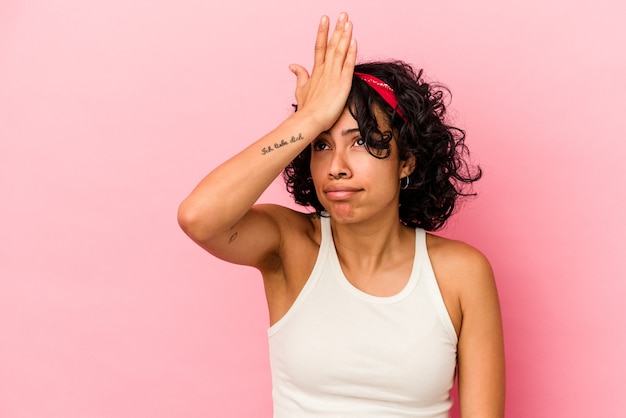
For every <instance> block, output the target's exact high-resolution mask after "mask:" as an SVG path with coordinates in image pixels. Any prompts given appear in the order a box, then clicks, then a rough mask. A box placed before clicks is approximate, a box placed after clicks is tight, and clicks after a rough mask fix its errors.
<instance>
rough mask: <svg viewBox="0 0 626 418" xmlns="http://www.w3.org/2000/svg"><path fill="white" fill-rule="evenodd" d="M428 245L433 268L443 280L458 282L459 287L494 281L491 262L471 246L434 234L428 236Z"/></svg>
mask: <svg viewBox="0 0 626 418" xmlns="http://www.w3.org/2000/svg"><path fill="white" fill-rule="evenodd" d="M427 245H428V254H429V256H430V259H431V262H432V264H433V268H434V269H435V270H436V272H437V271H438V272H439V273H440V274H441V276H442V278H445V279H446V280H450V281H454V282H458V283H456V285H458V286H463V285H472V286H474V285H479V284H480V283H481V282H490V281H492V280H493V272H492V269H491V264H490V263H489V260H487V257H485V255H484V254H483V253H482V252H480V251H479V250H477V249H476V248H474V247H472V246H471V245H469V244H466V243H464V242H462V241H457V240H452V239H449V238H444V237H441V236H438V235H433V234H428V236H427ZM438 278H439V277H438Z"/></svg>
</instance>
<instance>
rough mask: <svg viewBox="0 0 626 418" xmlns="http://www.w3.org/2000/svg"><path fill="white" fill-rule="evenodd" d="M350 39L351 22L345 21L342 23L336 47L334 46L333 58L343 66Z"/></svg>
mask: <svg viewBox="0 0 626 418" xmlns="http://www.w3.org/2000/svg"><path fill="white" fill-rule="evenodd" d="M351 41H352V22H350V21H347V22H345V23H344V27H343V33H342V34H341V37H340V38H339V41H338V42H337V47H336V48H335V52H334V55H335V58H336V59H337V60H338V62H339V63H340V64H341V65H342V66H343V65H344V64H345V59H346V56H347V54H348V50H349V48H350V43H351Z"/></svg>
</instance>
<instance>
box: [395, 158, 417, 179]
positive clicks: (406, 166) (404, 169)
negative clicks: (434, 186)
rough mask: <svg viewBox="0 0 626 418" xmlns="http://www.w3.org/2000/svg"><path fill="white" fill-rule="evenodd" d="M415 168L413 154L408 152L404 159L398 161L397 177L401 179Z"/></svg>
mask: <svg viewBox="0 0 626 418" xmlns="http://www.w3.org/2000/svg"><path fill="white" fill-rule="evenodd" d="M413 170H415V155H413V154H410V155H409V157H408V158H407V159H406V160H402V161H400V173H399V178H401V179H403V178H405V177H406V176H408V175H409V174H411V173H412V172H413Z"/></svg>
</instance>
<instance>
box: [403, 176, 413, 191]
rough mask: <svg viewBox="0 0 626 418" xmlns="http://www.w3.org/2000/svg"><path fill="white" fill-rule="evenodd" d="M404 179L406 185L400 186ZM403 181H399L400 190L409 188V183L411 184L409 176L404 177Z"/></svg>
mask: <svg viewBox="0 0 626 418" xmlns="http://www.w3.org/2000/svg"><path fill="white" fill-rule="evenodd" d="M404 179H406V184H402V180H404ZM404 179H400V188H401V189H402V190H406V189H408V188H409V183H410V182H411V180H410V179H409V176H406V177H405V178H404Z"/></svg>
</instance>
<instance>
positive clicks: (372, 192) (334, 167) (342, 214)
mask: <svg viewBox="0 0 626 418" xmlns="http://www.w3.org/2000/svg"><path fill="white" fill-rule="evenodd" d="M377 119H378V120H379V121H382V120H383V118H382V117H378V118H377ZM379 128H380V130H381V131H382V132H384V131H386V130H388V129H389V127H388V126H386V125H383V124H381V126H379ZM391 144H392V149H391V155H390V156H389V157H388V158H385V159H378V158H375V157H374V156H372V155H371V154H370V153H369V152H368V151H367V149H366V147H365V139H364V138H362V137H361V134H360V132H359V127H358V124H357V121H356V120H355V119H354V117H353V116H352V115H351V114H350V112H349V110H348V109H347V108H346V109H344V111H343V113H342V114H341V116H340V117H339V119H338V120H337V122H336V123H335V124H334V125H333V126H332V127H331V128H330V130H328V131H326V132H323V133H322V134H321V135H320V136H319V137H318V138H317V139H316V140H315V141H313V143H312V144H311V175H312V177H313V183H314V185H315V191H316V193H317V197H318V199H319V201H320V202H321V203H322V205H323V206H324V208H325V209H326V211H327V212H328V213H329V214H330V216H331V218H333V220H335V221H336V222H340V223H355V222H365V221H369V220H372V219H378V218H379V217H381V216H392V217H393V216H395V217H398V205H399V196H400V179H401V178H402V177H405V176H407V175H408V174H410V172H411V169H410V167H409V164H406V163H405V162H403V161H400V160H399V159H398V152H397V148H396V144H395V141H392V142H391Z"/></svg>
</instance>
